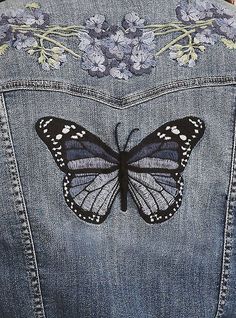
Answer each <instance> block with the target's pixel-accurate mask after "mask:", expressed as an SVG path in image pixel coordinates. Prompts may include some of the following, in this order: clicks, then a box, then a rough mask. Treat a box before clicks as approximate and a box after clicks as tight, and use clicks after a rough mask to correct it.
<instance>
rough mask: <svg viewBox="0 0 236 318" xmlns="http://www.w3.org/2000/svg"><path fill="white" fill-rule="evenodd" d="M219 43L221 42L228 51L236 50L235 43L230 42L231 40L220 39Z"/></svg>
mask: <svg viewBox="0 0 236 318" xmlns="http://www.w3.org/2000/svg"><path fill="white" fill-rule="evenodd" d="M221 42H223V43H224V45H225V46H226V47H227V48H228V49H230V50H235V49H236V43H235V42H234V41H232V40H228V39H226V38H222V39H221Z"/></svg>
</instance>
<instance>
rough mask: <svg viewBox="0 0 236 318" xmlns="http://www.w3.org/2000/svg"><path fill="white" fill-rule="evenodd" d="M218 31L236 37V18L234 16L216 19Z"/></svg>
mask: <svg viewBox="0 0 236 318" xmlns="http://www.w3.org/2000/svg"><path fill="white" fill-rule="evenodd" d="M215 21H216V30H217V31H216V32H217V33H219V34H221V35H224V36H225V37H226V38H228V39H231V40H232V39H235V38H236V19H234V18H230V19H228V18H223V19H216V20H215Z"/></svg>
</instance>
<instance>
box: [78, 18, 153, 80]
mask: <svg viewBox="0 0 236 318" xmlns="http://www.w3.org/2000/svg"><path fill="white" fill-rule="evenodd" d="M144 23H145V21H144V19H141V18H139V16H138V15H137V14H135V13H134V12H132V13H128V14H126V15H125V17H124V20H123V22H122V27H119V26H114V25H111V26H110V25H109V24H108V23H107V22H106V20H105V17H104V16H103V15H99V14H96V15H95V16H94V17H91V18H90V19H88V20H87V21H86V23H85V29H86V31H87V32H88V33H82V34H81V37H80V40H81V42H80V44H79V49H80V50H81V51H83V55H82V68H83V69H86V70H88V72H89V74H90V75H92V76H94V75H96V76H98V77H101V76H104V75H108V74H110V75H112V76H113V77H117V78H119V79H126V80H127V79H128V78H129V77H131V76H132V75H133V74H134V75H141V74H143V73H150V72H151V68H152V67H154V66H155V65H156V60H155V52H154V50H155V48H156V45H155V34H154V32H153V31H150V30H144Z"/></svg>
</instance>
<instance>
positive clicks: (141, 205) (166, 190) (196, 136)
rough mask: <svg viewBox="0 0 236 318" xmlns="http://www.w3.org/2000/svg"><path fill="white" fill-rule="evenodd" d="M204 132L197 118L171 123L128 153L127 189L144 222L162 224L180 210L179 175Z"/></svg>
mask: <svg viewBox="0 0 236 318" xmlns="http://www.w3.org/2000/svg"><path fill="white" fill-rule="evenodd" d="M204 130H205V125H204V123H203V121H202V120H201V119H200V118H197V117H192V116H191V117H185V118H182V119H178V120H175V121H171V122H168V123H166V124H164V125H162V126H161V127H160V128H158V129H157V130H155V131H154V132H153V133H151V134H150V135H148V136H147V137H146V138H144V139H143V140H142V141H141V143H140V144H139V145H137V146H136V147H134V148H133V149H131V150H130V152H129V153H128V160H127V163H128V169H129V190H130V192H131V194H132V196H133V198H134V200H135V202H136V204H137V206H138V209H139V212H140V214H141V216H142V217H143V218H144V220H145V221H147V222H149V223H160V222H163V221H166V220H167V219H169V218H170V217H172V216H173V215H174V213H175V212H176V211H177V210H178V208H179V207H180V205H181V202H182V194H183V178H182V176H181V173H182V172H183V170H184V168H185V166H186V164H187V162H188V159H189V157H190V154H191V151H192V149H193V148H194V146H195V145H196V144H197V142H198V141H199V140H200V139H201V137H202V136H203V133H204Z"/></svg>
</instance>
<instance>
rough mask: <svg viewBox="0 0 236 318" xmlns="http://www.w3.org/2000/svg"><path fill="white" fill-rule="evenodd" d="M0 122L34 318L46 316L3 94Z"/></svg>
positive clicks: (0, 98)
mask: <svg viewBox="0 0 236 318" xmlns="http://www.w3.org/2000/svg"><path fill="white" fill-rule="evenodd" d="M0 124H1V131H2V138H3V141H4V143H5V149H6V156H7V160H8V167H9V171H10V175H11V183H12V189H13V193H12V194H13V196H14V197H13V199H14V202H15V206H16V208H17V212H18V215H19V221H20V223H21V236H22V242H23V247H24V254H25V260H26V264H27V273H28V276H29V280H30V287H31V292H32V295H33V304H34V308H33V309H34V314H35V317H36V318H45V317H46V316H45V312H44V306H43V299H42V293H41V287H40V281H39V272H38V267H37V260H36V253H35V249H34V243H33V237H32V233H31V228H30V223H29V219H28V214H27V209H26V204H25V200H24V196H23V191H22V186H21V181H20V175H19V170H18V164H17V160H16V156H15V152H14V146H13V142H12V137H11V133H10V127H9V122H8V115H7V110H6V106H5V101H4V95H3V94H1V95H0Z"/></svg>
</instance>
